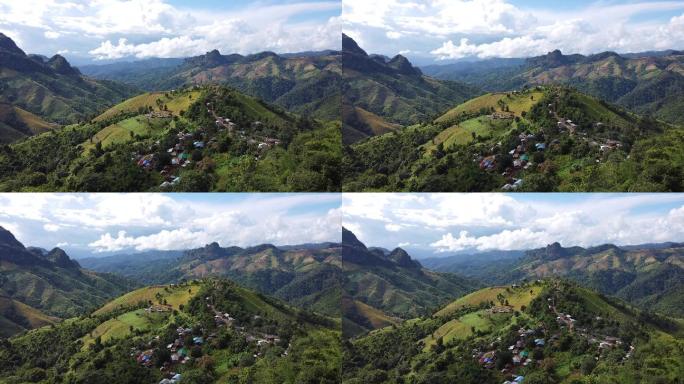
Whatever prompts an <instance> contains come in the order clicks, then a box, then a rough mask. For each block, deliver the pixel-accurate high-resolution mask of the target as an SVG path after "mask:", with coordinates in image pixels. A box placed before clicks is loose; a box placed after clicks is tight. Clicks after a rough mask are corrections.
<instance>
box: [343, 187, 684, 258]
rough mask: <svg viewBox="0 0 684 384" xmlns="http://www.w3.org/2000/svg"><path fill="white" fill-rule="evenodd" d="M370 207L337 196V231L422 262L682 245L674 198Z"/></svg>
mask: <svg viewBox="0 0 684 384" xmlns="http://www.w3.org/2000/svg"><path fill="white" fill-rule="evenodd" d="M374 202H375V205H374V206H375V207H376V210H375V211H373V212H368V211H367V210H365V209H364V207H366V206H367V205H368V204H369V203H370V201H369V198H368V197H367V196H364V195H362V194H361V195H359V194H352V195H345V196H344V198H343V211H344V215H343V222H344V225H345V226H347V227H348V228H350V229H352V228H354V229H353V230H357V231H359V232H360V233H362V234H363V241H364V242H366V244H367V245H376V246H384V247H392V246H393V245H394V244H405V245H402V246H406V247H410V248H413V249H414V250H415V251H416V252H418V254H422V255H425V254H443V253H449V252H451V253H455V252H479V251H488V250H522V249H531V248H537V247H543V246H546V245H547V244H549V243H552V242H556V241H558V242H560V243H561V244H563V245H565V246H573V245H579V246H593V245H599V244H604V243H615V244H618V245H628V244H640V243H649V242H664V241H682V240H684V197H682V196H681V195H677V194H672V195H652V194H629V195H620V194H612V195H604V194H583V195H582V198H576V197H575V196H573V195H557V196H546V195H534V194H529V195H528V194H497V193H494V194H414V195H405V194H375V196H374ZM651 209H652V211H651Z"/></svg>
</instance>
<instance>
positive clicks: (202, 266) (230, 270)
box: [94, 243, 342, 316]
mask: <svg viewBox="0 0 684 384" xmlns="http://www.w3.org/2000/svg"><path fill="white" fill-rule="evenodd" d="M341 267H342V260H341V256H340V247H339V245H337V244H319V245H315V246H310V247H292V248H288V249H280V248H278V247H275V246H273V245H270V244H264V245H260V246H255V247H250V248H240V247H226V248H222V247H220V246H219V244H217V243H212V244H208V245H207V246H205V247H203V248H198V249H192V250H188V251H185V252H183V254H182V256H181V257H178V258H175V259H173V260H161V261H152V262H146V261H145V260H143V259H131V260H127V261H122V262H118V261H117V260H112V261H111V266H109V265H102V264H100V265H97V266H94V268H95V269H96V270H100V271H107V272H113V273H120V274H122V275H124V276H126V277H128V278H131V279H133V280H135V281H141V282H143V283H145V284H168V283H178V282H181V281H184V280H192V279H200V278H207V277H227V278H230V279H231V280H233V281H236V282H238V283H240V284H241V285H243V286H245V287H248V288H251V289H254V290H256V291H258V292H261V293H264V294H267V295H271V296H275V297H278V298H280V299H283V300H286V301H287V302H288V303H290V304H292V305H295V306H297V307H300V308H306V309H308V310H312V311H316V312H320V313H324V314H327V315H330V316H340V303H339V298H340V296H341V287H340V284H341V283H340V282H341V279H342V277H341ZM154 289H156V288H148V290H150V293H149V294H150V295H154V294H155V293H156V292H155V293H152V292H154Z"/></svg>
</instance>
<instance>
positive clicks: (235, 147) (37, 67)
mask: <svg viewBox="0 0 684 384" xmlns="http://www.w3.org/2000/svg"><path fill="white" fill-rule="evenodd" d="M2 47H3V48H2V49H1V50H0V56H1V57H2V62H1V63H0V69H2V68H5V67H7V68H8V70H7V71H8V72H7V73H9V74H10V75H8V76H16V78H17V79H24V78H25V77H29V78H31V79H33V80H31V81H34V82H35V81H39V80H40V79H42V78H43V77H45V76H53V77H55V78H56V80H54V81H57V82H64V83H69V82H74V83H75V84H76V85H74V86H82V87H83V88H84V89H86V90H88V91H90V92H94V93H95V94H93V95H90V96H86V95H85V94H84V96H78V95H76V93H75V92H76V91H75V90H70V91H69V93H68V95H69V96H71V97H72V99H69V100H65V99H58V101H55V102H51V101H48V100H47V99H45V100H44V101H40V103H41V105H42V106H43V109H41V108H39V107H35V106H33V105H31V104H30V103H29V102H28V101H24V100H23V99H22V97H24V96H21V95H14V94H10V92H14V91H16V90H18V89H23V88H21V87H19V86H18V85H16V84H14V83H12V82H13V81H19V80H14V79H15V78H14V77H12V78H11V80H8V82H7V84H8V86H9V85H12V84H14V85H12V87H11V88H7V87H4V88H3V89H0V95H2V97H0V117H1V118H2V121H0V128H2V131H0V138H6V140H4V141H5V143H4V145H0V190H3V191H41V190H43V191H46V190H47V191H57V190H59V191H91V192H97V191H108V192H115V191H127V192H131V191H179V192H181V191H187V192H203V191H204V192H207V191H217V192H231V191H232V192H241V191H337V190H339V188H340V187H339V186H340V179H341V177H340V174H339V161H340V158H341V148H340V144H339V142H340V140H341V136H340V123H339V120H340V119H339V111H338V110H337V109H336V108H335V107H334V106H335V105H336V103H337V105H339V97H340V96H339V81H338V80H337V79H338V78H339V77H340V76H341V75H340V73H341V69H340V63H339V62H340V60H339V56H337V55H336V54H335V52H332V51H331V52H327V51H326V52H321V53H320V55H310V56H306V57H288V58H286V57H280V56H278V55H276V54H260V55H252V56H248V57H242V58H239V60H238V58H237V57H236V56H223V55H220V54H219V53H218V52H217V51H212V52H209V53H207V55H204V56H198V57H193V58H188V59H186V60H185V61H184V64H183V65H181V67H180V68H181V72H180V73H179V74H177V76H176V77H173V76H172V77H171V78H168V77H165V79H166V80H168V81H169V82H168V83H160V84H159V85H158V86H156V87H153V88H154V91H152V92H146V93H141V92H140V91H138V90H137V89H138V88H137V87H140V88H150V87H149V83H145V82H144V81H142V80H135V78H134V77H135V75H134V73H135V71H133V74H130V76H133V78H130V79H128V80H129V81H128V82H129V84H130V85H125V84H124V83H119V82H118V81H119V80H120V79H117V80H108V79H102V80H93V79H90V78H87V77H84V76H83V75H81V73H80V71H79V70H78V69H75V68H73V67H71V66H70V65H69V64H68V62H66V60H65V59H63V58H61V57H57V56H55V57H56V58H53V59H52V60H51V61H50V63H48V64H49V65H48V64H45V63H43V64H41V63H42V61H41V60H42V59H38V58H36V57H34V56H30V57H29V56H26V55H25V54H24V53H23V51H21V50H20V49H19V48H18V47H17V46H16V45H15V44H14V42H13V41H12V40H10V39H9V38H7V37H6V36H4V35H3V36H2ZM29 62H30V63H31V65H28V64H27V63H29ZM21 63H24V64H26V65H24V64H21ZM50 65H51V66H50ZM18 66H20V67H21V68H22V70H21V71H20V72H16V71H17V69H12V68H15V67H16V68H19V67H18ZM222 66H230V71H231V74H230V75H229V76H228V75H226V76H227V77H221V76H218V75H217V76H218V77H215V76H209V75H208V73H210V72H211V71H216V72H217V73H224V72H225V70H227V69H226V67H222ZM235 66H237V67H235ZM53 67H54V68H53ZM165 68H166V67H165ZM269 68H270V69H269ZM146 70H147V71H148V72H149V68H147V67H146ZM97 73H99V72H97ZM191 73H192V75H191ZM203 73H204V74H203ZM12 74H13V75H12ZM31 76H33V77H31ZM281 76H284V78H281ZM105 77H106V76H105ZM8 79H10V78H8ZM35 79H38V80H35ZM173 79H175V80H173ZM157 80H160V79H157ZM22 81H23V80H22ZM46 81H47V80H46ZM50 81H53V80H50ZM160 81H161V80H160ZM3 84H5V83H4V82H3ZM65 86H66V85H65ZM100 86H110V87H114V86H116V87H118V88H116V89H117V90H118V89H121V90H122V91H121V92H119V93H118V94H116V95H117V96H116V97H115V96H114V95H113V94H110V93H106V92H104V91H101V90H100V88H98V87H100ZM53 88H54V87H53ZM124 90H125V92H124ZM55 92H56V91H55ZM79 92H80V91H79ZM243 92H244V93H243ZM100 94H101V95H102V96H100ZM136 94H137V96H135V95H136ZM269 95H270V96H269ZM58 96H59V95H55V96H54V97H55V98H56V99H57V98H58ZM105 96H106V97H108V98H107V99H106V100H105V99H104V97H105ZM25 97H26V99H27V100H29V99H30V100H31V102H35V99H36V98H35V97H34V96H25ZM64 97H67V96H64ZM79 97H83V98H87V99H88V101H87V102H81V101H80V99H79ZM98 97H100V98H98ZM49 103H51V104H49ZM58 103H59V104H58ZM117 103H118V104H117ZM45 105H50V107H49V108H48V109H45V108H44V106H45ZM51 105H60V106H61V107H64V108H67V107H71V108H74V109H75V110H74V111H66V112H64V113H62V109H57V108H56V107H52V106H51ZM61 107H60V108H61ZM78 108H80V109H78ZM85 108H87V110H86V109H85Z"/></svg>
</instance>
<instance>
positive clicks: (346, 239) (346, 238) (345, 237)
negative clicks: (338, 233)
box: [342, 227, 366, 249]
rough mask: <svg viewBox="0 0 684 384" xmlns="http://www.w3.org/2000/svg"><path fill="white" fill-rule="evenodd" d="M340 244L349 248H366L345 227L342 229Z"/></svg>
mask: <svg viewBox="0 0 684 384" xmlns="http://www.w3.org/2000/svg"><path fill="white" fill-rule="evenodd" d="M342 244H343V245H347V246H351V247H354V248H363V249H366V246H365V245H364V244H363V243H362V242H361V241H359V239H358V238H357V237H356V235H354V233H353V232H352V231H350V230H348V229H347V228H345V227H342Z"/></svg>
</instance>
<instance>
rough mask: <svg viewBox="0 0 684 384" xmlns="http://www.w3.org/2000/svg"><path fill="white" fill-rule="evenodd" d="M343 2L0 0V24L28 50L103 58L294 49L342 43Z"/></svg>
mask: <svg viewBox="0 0 684 384" xmlns="http://www.w3.org/2000/svg"><path fill="white" fill-rule="evenodd" d="M339 9H340V3H339V2H336V1H332V0H321V1H304V0H302V1H299V2H297V1H295V2H253V3H247V4H244V5H235V4H230V3H227V4H225V5H217V4H212V3H206V4H205V3H201V2H200V3H197V4H194V5H193V6H192V8H189V7H180V6H175V5H173V4H172V3H171V2H169V1H168V0H98V1H93V2H91V1H83V0H76V1H74V0H72V1H64V0H36V1H31V2H18V1H11V0H0V31H9V32H12V33H13V36H15V37H18V38H21V40H22V47H23V48H25V49H26V50H27V51H29V52H42V53H46V54H52V53H54V52H56V51H57V50H69V51H71V52H72V53H73V52H77V51H85V52H88V53H89V55H90V56H91V57H93V58H95V59H100V60H105V59H107V60H111V59H120V58H125V57H134V58H146V57H184V56H191V55H198V54H203V53H205V52H207V51H208V50H211V49H219V50H221V51H223V52H231V53H232V52H237V53H243V54H244V53H253V52H260V51H264V50H273V51H276V52H293V51H305V50H317V49H334V48H337V46H339V35H340V31H341V26H340V21H339V15H336V14H335V11H338V10H339ZM338 12H339V11H338ZM326 15H327V16H326ZM46 49H50V51H45V50H46Z"/></svg>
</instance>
